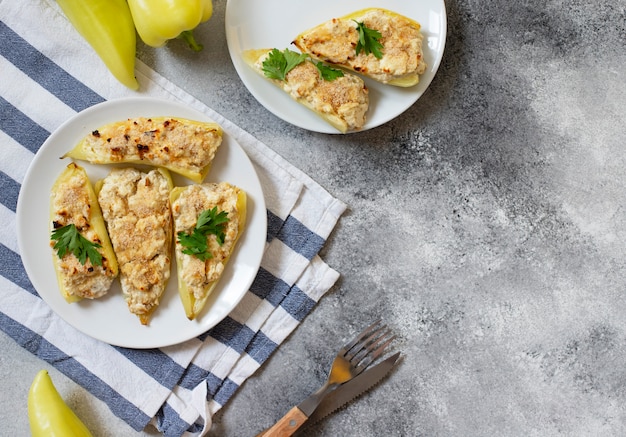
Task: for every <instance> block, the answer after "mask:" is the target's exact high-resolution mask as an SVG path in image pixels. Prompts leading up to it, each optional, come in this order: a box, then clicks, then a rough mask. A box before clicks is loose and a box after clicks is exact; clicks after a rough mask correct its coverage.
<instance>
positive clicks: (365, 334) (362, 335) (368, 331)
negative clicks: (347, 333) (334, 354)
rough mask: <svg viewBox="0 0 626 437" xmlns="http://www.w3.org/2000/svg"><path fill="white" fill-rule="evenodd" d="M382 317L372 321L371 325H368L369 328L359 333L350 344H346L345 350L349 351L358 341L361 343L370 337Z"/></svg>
mask: <svg viewBox="0 0 626 437" xmlns="http://www.w3.org/2000/svg"><path fill="white" fill-rule="evenodd" d="M381 321H382V320H381V319H378V320H376V321H375V322H374V323H372V324H371V325H370V326H368V327H367V328H365V329H364V330H363V331H362V332H361V333H360V334H358V335H357V336H356V337H355V338H354V339H352V341H351V342H349V343H348V344H346V345H345V346H344V347H343V350H345V351H346V352H348V351H349V350H350V349H352V348H353V347H354V346H355V345H356V344H357V343H360V342H361V341H362V340H363V339H364V338H365V337H368V336H369V335H370V334H371V333H372V331H373V330H374V329H375V328H376V326H377V325H378V324H379V323H380V322H381Z"/></svg>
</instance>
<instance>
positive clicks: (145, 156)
mask: <svg viewBox="0 0 626 437" xmlns="http://www.w3.org/2000/svg"><path fill="white" fill-rule="evenodd" d="M222 137H223V130H222V128H221V127H220V126H219V125H218V124H217V123H208V122H201V121H195V120H188V119H184V118H178V117H150V118H146V117H138V118H130V119H127V120H123V121H117V122H113V123H109V124H107V125H104V126H100V127H98V129H96V130H94V131H92V132H91V133H90V134H88V135H87V136H86V137H84V138H83V139H82V140H81V141H80V142H79V143H78V144H77V145H76V146H75V147H74V148H73V149H72V150H70V151H69V152H67V153H66V154H65V155H64V156H63V157H64V158H65V157H68V158H73V159H78V160H81V161H88V162H90V163H92V164H118V163H130V164H148V165H153V166H157V167H164V168H167V169H168V170H170V171H172V172H174V173H178V174H181V175H183V176H185V177H186V178H189V179H191V180H192V181H194V182H202V181H203V180H204V178H205V177H206V175H207V174H208V172H209V170H210V169H211V164H212V162H213V159H214V158H215V153H216V152H217V150H218V148H219V146H220V145H221V144H222Z"/></svg>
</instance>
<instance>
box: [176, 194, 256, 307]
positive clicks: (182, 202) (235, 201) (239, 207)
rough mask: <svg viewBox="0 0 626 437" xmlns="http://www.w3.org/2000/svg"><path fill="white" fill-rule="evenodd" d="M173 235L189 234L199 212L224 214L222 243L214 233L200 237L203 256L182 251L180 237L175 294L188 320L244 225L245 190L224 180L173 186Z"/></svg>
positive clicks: (217, 276) (200, 304)
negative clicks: (204, 246)
mask: <svg viewBox="0 0 626 437" xmlns="http://www.w3.org/2000/svg"><path fill="white" fill-rule="evenodd" d="M171 202H172V217H173V220H174V234H175V235H176V236H180V234H181V233H184V234H193V232H194V229H195V228H196V225H197V224H198V218H199V217H200V215H201V214H202V213H203V212H206V211H209V210H212V209H214V208H215V212H216V213H225V214H226V218H227V221H226V222H225V223H224V225H223V227H222V228H221V232H223V242H221V244H220V242H219V241H218V237H217V235H215V234H207V235H206V236H205V237H203V241H204V242H206V246H207V250H206V252H207V255H206V256H204V257H198V256H195V255H193V254H189V253H185V247H183V245H182V244H181V241H180V238H178V239H177V240H176V244H175V252H176V260H177V267H178V284H179V293H180V295H181V299H182V301H183V306H184V307H185V311H186V313H187V317H188V318H189V319H193V318H195V317H196V316H197V315H198V313H199V312H200V311H201V310H202V308H203V306H204V304H205V302H206V299H207V297H208V296H209V295H210V293H211V291H212V290H213V288H214V287H215V285H216V284H217V282H218V280H219V279H220V277H221V275H222V273H223V272H224V268H225V266H226V263H227V261H228V259H229V257H230V255H231V254H232V252H233V250H234V248H235V244H236V242H237V240H238V238H239V236H240V234H241V232H242V231H243V227H244V224H245V193H244V192H243V191H242V190H241V189H239V188H238V187H235V186H233V185H231V184H229V183H227V182H221V183H205V184H202V185H189V186H186V187H177V188H175V189H174V190H173V191H172V194H171Z"/></svg>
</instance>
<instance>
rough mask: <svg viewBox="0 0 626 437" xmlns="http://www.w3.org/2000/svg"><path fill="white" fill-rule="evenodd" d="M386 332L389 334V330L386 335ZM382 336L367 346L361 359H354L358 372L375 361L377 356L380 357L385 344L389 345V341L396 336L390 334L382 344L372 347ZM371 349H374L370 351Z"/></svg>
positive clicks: (385, 346)
mask: <svg viewBox="0 0 626 437" xmlns="http://www.w3.org/2000/svg"><path fill="white" fill-rule="evenodd" d="M388 334H391V331H387V332H386V333H385V335H388ZM383 338H384V337H380V338H379V339H378V340H377V341H376V343H374V344H372V345H371V346H369V347H368V348H367V353H366V354H365V355H364V356H363V357H362V358H361V359H359V361H356V360H355V361H354V364H355V365H357V368H358V371H359V372H361V371H363V370H364V369H365V368H366V367H368V366H369V365H370V364H372V363H373V362H374V361H376V359H378V357H380V356H381V355H382V354H383V352H384V351H385V349H386V348H387V346H389V344H391V342H392V341H393V340H395V339H396V336H395V335H392V336H391V337H389V338H388V339H387V340H386V341H385V342H384V343H383V344H381V345H379V346H378V347H377V348H376V349H374V347H375V346H376V345H377V344H379V343H380V341H381V340H382V339H383ZM372 349H374V350H373V351H372Z"/></svg>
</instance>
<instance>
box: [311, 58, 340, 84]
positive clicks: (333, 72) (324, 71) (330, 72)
mask: <svg viewBox="0 0 626 437" xmlns="http://www.w3.org/2000/svg"><path fill="white" fill-rule="evenodd" d="M315 66H316V67H317V69H318V70H319V72H320V75H321V76H322V79H324V80H326V81H328V82H332V81H333V80H335V79H337V78H338V77H343V71H341V70H337V69H336V68H331V67H329V66H328V65H324V64H322V63H321V62H318V63H317V64H315Z"/></svg>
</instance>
